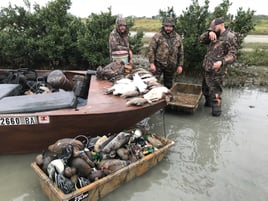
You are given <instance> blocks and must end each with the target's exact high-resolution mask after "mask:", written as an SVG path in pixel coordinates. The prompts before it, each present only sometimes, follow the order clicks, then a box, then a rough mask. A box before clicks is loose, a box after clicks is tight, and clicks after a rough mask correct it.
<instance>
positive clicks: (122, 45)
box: [109, 16, 133, 65]
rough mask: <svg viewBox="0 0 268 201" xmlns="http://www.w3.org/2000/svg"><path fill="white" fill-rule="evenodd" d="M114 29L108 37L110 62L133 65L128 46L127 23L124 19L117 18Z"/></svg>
mask: <svg viewBox="0 0 268 201" xmlns="http://www.w3.org/2000/svg"><path fill="white" fill-rule="evenodd" d="M115 24H116V25H115V26H116V27H115V28H114V30H113V31H112V32H111V33H110V36H109V51H110V58H111V61H123V62H124V63H125V64H130V65H132V64H133V61H132V51H131V49H130V45H129V38H128V30H127V23H126V20H125V18H123V17H121V16H118V17H117V19H116V22H115Z"/></svg>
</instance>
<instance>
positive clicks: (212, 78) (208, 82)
mask: <svg viewBox="0 0 268 201" xmlns="http://www.w3.org/2000/svg"><path fill="white" fill-rule="evenodd" d="M223 78H224V75H219V74H216V73H214V72H204V73H203V81H202V92H203V95H204V96H205V98H206V100H209V101H211V106H212V115H213V116H219V115H220V114H221V94H222V91H223V90H222V81H223Z"/></svg>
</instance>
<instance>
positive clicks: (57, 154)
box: [35, 128, 164, 194]
mask: <svg viewBox="0 0 268 201" xmlns="http://www.w3.org/2000/svg"><path fill="white" fill-rule="evenodd" d="M163 146H164V143H163V142H162V141H161V139H160V138H158V137H157V135H156V134H154V133H151V132H148V131H145V130H143V129H139V128H134V129H129V130H125V131H122V132H120V133H116V134H111V135H104V136H97V137H94V138H90V137H86V136H83V135H79V136H77V137H75V138H63V139H59V140H58V141H56V142H55V143H54V144H51V145H49V146H48V150H46V151H43V153H42V154H38V155H37V156H36V158H35V162H36V164H37V165H38V166H39V167H40V168H41V169H42V171H43V172H44V173H45V174H46V175H47V176H48V177H49V178H50V179H51V180H52V181H53V182H55V184H56V185H57V187H58V188H59V189H61V190H62V191H63V193H65V194H68V193H71V192H74V191H76V190H77V189H79V188H82V187H84V186H86V185H89V184H90V183H92V182H95V181H97V180H99V179H101V178H103V177H105V176H107V175H109V174H112V173H114V172H116V171H118V170H120V169H121V168H124V167H126V166H128V165H129V164H131V163H134V162H136V161H138V160H140V159H142V158H143V157H144V156H146V155H148V154H150V153H153V152H155V151H156V150H158V149H161V148H162V147H163Z"/></svg>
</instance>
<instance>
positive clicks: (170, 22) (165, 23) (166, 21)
mask: <svg viewBox="0 0 268 201" xmlns="http://www.w3.org/2000/svg"><path fill="white" fill-rule="evenodd" d="M162 25H163V26H175V20H174V19H173V18H171V17H166V18H165V19H164V20H163V23H162Z"/></svg>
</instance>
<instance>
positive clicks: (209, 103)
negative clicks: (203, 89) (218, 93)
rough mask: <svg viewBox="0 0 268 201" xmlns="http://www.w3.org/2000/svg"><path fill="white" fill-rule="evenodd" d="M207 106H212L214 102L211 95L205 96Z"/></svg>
mask: <svg viewBox="0 0 268 201" xmlns="http://www.w3.org/2000/svg"><path fill="white" fill-rule="evenodd" d="M204 106H205V107H212V103H211V97H209V96H205V104H204Z"/></svg>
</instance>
